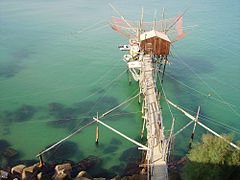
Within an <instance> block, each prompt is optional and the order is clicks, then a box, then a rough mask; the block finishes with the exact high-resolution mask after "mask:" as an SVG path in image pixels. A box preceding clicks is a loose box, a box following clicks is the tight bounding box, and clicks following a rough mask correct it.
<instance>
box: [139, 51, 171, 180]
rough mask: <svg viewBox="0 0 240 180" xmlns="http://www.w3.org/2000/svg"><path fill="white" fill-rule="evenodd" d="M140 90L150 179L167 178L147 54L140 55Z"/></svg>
mask: <svg viewBox="0 0 240 180" xmlns="http://www.w3.org/2000/svg"><path fill="white" fill-rule="evenodd" d="M142 62H143V67H142V82H140V84H142V90H143V94H144V97H145V98H144V104H145V107H144V108H145V111H146V113H145V115H144V118H145V120H146V128H147V141H148V148H149V149H150V150H148V151H147V161H148V162H147V164H148V168H149V172H150V176H151V179H158V180H166V179H168V172H167V163H166V149H167V141H166V139H165V137H164V127H163V118H162V112H161V108H160V106H159V104H158V102H157V93H156V92H157V89H156V84H155V82H156V81H155V79H154V76H153V63H152V57H151V55H149V54H146V55H143V57H142Z"/></svg>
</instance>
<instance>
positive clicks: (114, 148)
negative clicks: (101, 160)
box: [103, 145, 118, 154]
mask: <svg viewBox="0 0 240 180" xmlns="http://www.w3.org/2000/svg"><path fill="white" fill-rule="evenodd" d="M117 150H118V146H115V145H114V146H112V145H111V146H108V147H107V148H105V149H104V151H103V152H104V153H105V154H107V153H113V152H115V151H117Z"/></svg>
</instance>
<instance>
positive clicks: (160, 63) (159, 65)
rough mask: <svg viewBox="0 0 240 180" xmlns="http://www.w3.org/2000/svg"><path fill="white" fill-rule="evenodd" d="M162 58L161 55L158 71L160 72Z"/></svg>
mask: <svg viewBox="0 0 240 180" xmlns="http://www.w3.org/2000/svg"><path fill="white" fill-rule="evenodd" d="M162 60H163V56H162V55H161V57H160V61H159V67H158V70H159V71H161V67H162Z"/></svg>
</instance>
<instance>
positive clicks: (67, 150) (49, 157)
mask: <svg viewBox="0 0 240 180" xmlns="http://www.w3.org/2000/svg"><path fill="white" fill-rule="evenodd" d="M51 145H52V144H51ZM51 145H49V146H47V147H46V148H45V149H47V148H49V147H50V146H51ZM74 156H78V158H83V157H84V155H83V152H81V151H80V150H79V149H78V146H77V144H76V143H74V142H72V141H66V142H63V143H62V144H60V145H58V146H57V147H55V148H54V149H52V150H50V151H48V152H47V153H45V154H44V155H43V157H44V158H45V159H46V161H47V162H54V161H55V162H62V161H63V160H66V159H69V158H72V157H74Z"/></svg>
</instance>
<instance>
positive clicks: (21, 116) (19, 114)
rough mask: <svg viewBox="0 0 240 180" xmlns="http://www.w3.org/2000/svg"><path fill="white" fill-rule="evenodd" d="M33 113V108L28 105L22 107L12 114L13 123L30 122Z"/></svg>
mask: <svg viewBox="0 0 240 180" xmlns="http://www.w3.org/2000/svg"><path fill="white" fill-rule="evenodd" d="M34 113H35V108H34V107H33V106H29V105H22V106H21V107H20V108H19V109H18V110H17V111H16V112H15V113H14V121H17V122H23V121H27V120H30V119H31V118H32V117H33V115H34Z"/></svg>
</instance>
